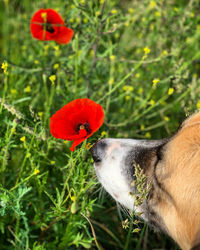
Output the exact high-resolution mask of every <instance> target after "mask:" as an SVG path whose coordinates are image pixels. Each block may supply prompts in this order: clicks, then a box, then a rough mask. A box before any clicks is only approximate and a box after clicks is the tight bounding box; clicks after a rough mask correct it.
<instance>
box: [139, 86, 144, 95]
mask: <svg viewBox="0 0 200 250" xmlns="http://www.w3.org/2000/svg"><path fill="white" fill-rule="evenodd" d="M143 92H144V89H143V88H142V87H140V88H139V89H138V94H140V95H141V94H142V93H143Z"/></svg>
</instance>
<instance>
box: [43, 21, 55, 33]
mask: <svg viewBox="0 0 200 250" xmlns="http://www.w3.org/2000/svg"><path fill="white" fill-rule="evenodd" d="M45 29H46V31H48V32H50V33H53V32H54V31H55V30H54V28H53V27H52V25H51V24H50V23H46V24H45Z"/></svg>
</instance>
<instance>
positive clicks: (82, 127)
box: [76, 122, 91, 134]
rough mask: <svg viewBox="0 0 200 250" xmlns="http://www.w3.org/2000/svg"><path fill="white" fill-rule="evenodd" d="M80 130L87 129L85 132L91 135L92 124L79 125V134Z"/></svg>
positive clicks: (77, 127)
mask: <svg viewBox="0 0 200 250" xmlns="http://www.w3.org/2000/svg"><path fill="white" fill-rule="evenodd" d="M80 129H85V131H86V132H87V134H90V133H91V129H90V124H89V123H88V122H85V123H79V124H78V125H77V126H76V132H77V134H79V130H80Z"/></svg>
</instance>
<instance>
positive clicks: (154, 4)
mask: <svg viewBox="0 0 200 250" xmlns="http://www.w3.org/2000/svg"><path fill="white" fill-rule="evenodd" d="M149 7H150V8H151V9H153V8H155V7H156V2H155V1H151V2H150V4H149Z"/></svg>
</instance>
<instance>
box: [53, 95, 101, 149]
mask: <svg viewBox="0 0 200 250" xmlns="http://www.w3.org/2000/svg"><path fill="white" fill-rule="evenodd" d="M103 119H104V112H103V108H102V107H101V105H99V104H97V103H95V102H94V101H92V100H90V99H87V98H83V99H76V100H74V101H72V102H70V103H68V104H66V105H65V106H64V107H62V108H61V109H60V110H58V111H57V112H56V113H55V114H54V115H53V116H52V117H51V118H50V125H49V126H50V132H51V134H52V135H53V136H54V137H56V138H59V139H64V140H69V141H73V140H74V142H73V144H72V147H71V148H70V150H71V151H74V150H75V147H76V146H77V145H78V144H80V143H81V142H83V141H84V140H85V139H86V138H88V137H90V136H91V135H92V134H93V133H94V132H95V131H97V130H98V129H99V128H100V127H101V125H102V124H103Z"/></svg>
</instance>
